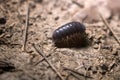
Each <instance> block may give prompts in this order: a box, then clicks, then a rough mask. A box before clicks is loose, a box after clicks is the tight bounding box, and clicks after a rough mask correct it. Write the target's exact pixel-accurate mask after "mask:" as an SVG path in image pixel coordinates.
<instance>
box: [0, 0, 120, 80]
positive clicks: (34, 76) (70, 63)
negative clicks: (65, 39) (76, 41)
mask: <svg viewBox="0 0 120 80" xmlns="http://www.w3.org/2000/svg"><path fill="white" fill-rule="evenodd" d="M119 3H120V0H0V80H61V79H60V78H59V76H58V75H57V73H56V72H55V71H54V70H53V69H52V68H51V67H50V66H49V64H48V63H47V62H46V60H45V59H43V57H42V56H41V55H39V54H38V52H37V51H36V50H35V49H34V47H33V46H32V44H33V43H34V44H36V45H37V46H38V47H39V50H41V51H42V52H43V54H45V55H46V56H47V59H48V61H49V62H51V64H52V66H54V68H55V69H56V70H57V72H58V73H60V75H61V77H62V78H63V80H120V45H119V43H118V42H117V41H116V39H115V38H114V35H113V34H112V32H111V31H110V30H109V28H108V27H106V26H105V24H104V23H103V21H102V20H101V18H100V16H99V13H101V14H102V15H103V16H104V18H105V19H106V20H107V21H108V23H109V25H110V27H111V29H112V31H113V32H114V33H115V36H117V38H118V39H120V33H119V32H120V14H119V13H120V5H119ZM28 4H29V9H30V11H29V12H30V14H29V25H28V32H27V43H26V51H23V50H22V47H23V41H24V34H25V24H26V13H27V7H28ZM71 21H79V22H81V23H83V24H84V25H85V26H86V33H87V34H88V37H89V38H90V39H92V45H90V46H88V47H85V48H57V47H56V46H54V42H53V41H52V34H53V31H54V30H55V29H57V28H58V27H60V26H62V25H63V24H66V23H68V22H71ZM6 68H7V69H6Z"/></svg>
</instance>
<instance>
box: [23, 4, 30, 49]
mask: <svg viewBox="0 0 120 80" xmlns="http://www.w3.org/2000/svg"><path fill="white" fill-rule="evenodd" d="M29 13H30V9H29V5H28V7H27V14H26V25H25V32H24V40H23V47H22V50H23V51H26V42H27V32H28V24H29Z"/></svg>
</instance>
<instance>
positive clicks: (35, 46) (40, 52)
mask: <svg viewBox="0 0 120 80" xmlns="http://www.w3.org/2000/svg"><path fill="white" fill-rule="evenodd" d="M32 46H33V47H34V49H35V50H36V52H37V53H39V54H40V55H41V56H42V57H43V58H44V59H45V61H46V62H47V63H48V64H49V65H50V67H51V68H52V69H53V71H54V72H55V73H56V74H57V75H58V77H59V78H60V79H61V80H64V79H63V78H62V76H61V74H60V73H59V72H58V71H57V69H56V68H55V67H54V66H53V65H52V63H51V62H50V61H49V60H48V59H47V57H46V56H45V55H44V53H43V52H42V51H41V50H38V47H37V45H35V44H32Z"/></svg>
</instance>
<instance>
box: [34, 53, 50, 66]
mask: <svg viewBox="0 0 120 80" xmlns="http://www.w3.org/2000/svg"><path fill="white" fill-rule="evenodd" d="M50 55H51V54H49V55H47V56H46V57H49V56H50ZM44 60H45V58H42V59H41V60H40V61H38V62H37V63H35V64H34V66H36V65H38V64H39V63H40V62H42V61H44Z"/></svg>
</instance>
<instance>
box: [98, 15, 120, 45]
mask: <svg viewBox="0 0 120 80" xmlns="http://www.w3.org/2000/svg"><path fill="white" fill-rule="evenodd" d="M99 16H100V18H101V19H102V21H103V23H104V24H105V26H106V27H107V28H108V29H109V30H110V32H112V34H113V37H114V38H115V40H116V41H117V43H118V44H119V45H120V41H119V39H118V37H117V35H115V33H114V31H113V30H112V29H111V26H110V25H109V24H108V22H107V21H106V20H105V18H104V17H103V16H102V14H101V13H99Z"/></svg>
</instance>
